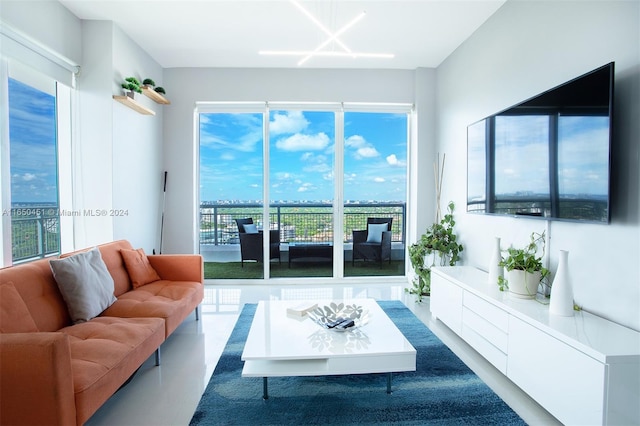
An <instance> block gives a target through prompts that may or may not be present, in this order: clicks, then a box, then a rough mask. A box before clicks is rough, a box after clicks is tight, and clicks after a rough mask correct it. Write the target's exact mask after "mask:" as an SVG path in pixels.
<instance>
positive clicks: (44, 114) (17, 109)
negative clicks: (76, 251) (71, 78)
mask: <svg viewBox="0 0 640 426" xmlns="http://www.w3.org/2000/svg"><path fill="white" fill-rule="evenodd" d="M9 139H10V161H11V167H10V170H11V201H12V203H23V202H47V203H52V202H57V200H58V191H57V180H58V179H57V156H56V118H55V97H54V96H51V95H49V94H47V93H44V92H41V91H39V90H37V89H34V88H32V87H30V86H27V85H25V84H23V83H20V82H19V81H17V80H14V79H9Z"/></svg>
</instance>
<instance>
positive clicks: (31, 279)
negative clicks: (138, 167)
mask: <svg viewBox="0 0 640 426" xmlns="http://www.w3.org/2000/svg"><path fill="white" fill-rule="evenodd" d="M98 249H99V251H100V255H101V257H102V260H103V261H104V264H105V265H106V268H107V270H108V273H109V275H111V277H112V278H113V284H114V296H115V298H116V300H115V302H113V304H112V305H111V306H109V307H108V308H107V309H106V310H104V311H103V312H102V313H101V314H100V315H98V316H97V317H95V318H92V319H90V320H89V321H86V322H79V323H78V322H77V323H75V324H74V323H73V321H72V319H71V316H70V314H69V311H68V309H67V304H66V303H65V299H64V297H63V295H62V294H61V292H60V290H59V288H58V285H57V283H56V280H55V278H54V274H53V273H52V270H51V267H50V260H51V259H41V260H37V261H34V262H30V263H25V264H20V265H15V266H11V267H8V268H4V269H0V332H1V333H0V424H2V425H5V424H6V425H19V424H33V425H35V424H38V425H72V424H77V425H81V424H83V423H85V422H86V421H87V420H88V419H89V418H90V417H91V416H92V415H93V414H94V413H95V412H96V411H97V410H98V408H100V406H101V405H102V404H104V403H105V401H107V400H108V399H109V398H110V397H111V395H113V394H114V393H115V392H116V391H117V390H118V389H119V388H120V387H121V386H122V385H123V384H124V383H126V381H127V380H128V379H129V378H130V377H131V376H132V375H133V374H134V373H135V372H136V370H137V369H138V368H139V367H140V366H141V365H142V364H143V363H144V362H145V361H146V360H147V359H148V358H149V357H150V356H151V355H153V354H154V352H155V353H156V365H158V364H159V362H160V358H159V354H160V352H159V349H160V345H161V344H162V342H164V341H165V340H166V339H167V338H168V337H169V335H170V334H171V333H172V332H173V331H174V330H175V329H176V328H177V327H178V326H179V325H180V324H181V323H182V321H183V320H184V319H185V318H186V317H187V316H188V315H189V314H190V313H191V312H192V311H194V310H195V315H196V319H198V314H199V312H198V309H199V305H200V303H201V302H202V299H203V297H204V273H203V261H202V257H201V256H199V255H150V256H146V259H147V260H148V262H149V264H150V265H151V267H152V268H153V269H154V270H155V272H156V273H157V276H156V278H160V279H156V280H154V281H153V282H150V283H148V284H146V285H142V286H139V287H136V288H134V286H132V280H131V278H130V276H129V274H130V271H128V269H127V266H129V265H125V262H124V260H123V254H122V252H121V251H129V252H130V251H132V247H131V244H130V243H129V242H127V241H125V240H121V241H115V242H112V243H108V244H103V245H100V246H98ZM76 253H79V252H76ZM76 253H71V254H67V255H63V256H61V257H60V258H65V257H68V256H70V255H72V254H76ZM109 297H111V296H109Z"/></svg>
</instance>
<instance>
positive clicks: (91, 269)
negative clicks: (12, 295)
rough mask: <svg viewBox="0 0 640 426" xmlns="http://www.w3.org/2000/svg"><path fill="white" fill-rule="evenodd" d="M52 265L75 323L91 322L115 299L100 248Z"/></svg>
mask: <svg viewBox="0 0 640 426" xmlns="http://www.w3.org/2000/svg"><path fill="white" fill-rule="evenodd" d="M50 265H51V270H52V272H53V276H54V278H55V280H56V283H57V284H58V288H59V289H60V293H62V297H63V298H64V301H65V302H66V304H67V309H68V310H69V315H70V316H71V320H72V321H73V322H74V323H76V324H77V323H79V322H84V321H89V320H90V319H91V318H94V317H96V316H98V315H100V313H101V312H102V311H104V310H105V309H106V308H108V307H109V306H111V304H112V303H113V302H115V301H116V298H115V296H114V295H113V279H112V278H111V275H109V271H108V270H107V267H106V265H105V263H104V262H103V261H102V257H101V255H100V251H99V250H98V249H97V248H93V249H91V250H89V251H86V252H83V253H78V254H76V255H73V256H70V257H66V258H64V259H57V260H55V259H54V260H51V261H50Z"/></svg>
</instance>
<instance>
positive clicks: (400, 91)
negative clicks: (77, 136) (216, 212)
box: [164, 68, 432, 253]
mask: <svg viewBox="0 0 640 426" xmlns="http://www.w3.org/2000/svg"><path fill="white" fill-rule="evenodd" d="M164 78H165V86H164V87H165V89H167V97H168V98H169V99H171V106H170V107H168V108H167V109H166V111H165V113H164V150H165V151H164V158H165V169H166V170H167V171H168V180H167V181H168V183H167V203H166V204H167V208H166V216H165V217H166V222H165V224H166V225H165V248H166V250H165V251H166V252H174V253H189V252H195V253H197V252H198V241H196V239H195V229H196V228H195V226H196V218H197V213H198V212H197V202H198V199H197V197H198V194H197V191H196V190H197V188H198V185H197V174H198V173H197V170H196V168H195V166H196V154H197V146H196V145H195V140H194V108H195V103H196V102H198V101H272V102H273V101H285V102H287V101H294V102H295V101H298V102H305V101H314V102H320V101H325V102H406V103H411V102H413V101H414V84H415V82H414V72H413V71H397V70H377V71H374V70H314V69H311V70H302V69H204V68H175V69H165V72H164ZM424 81H425V82H426V83H425V84H429V81H430V80H429V79H428V78H425V79H424ZM186 82H188V83H189V84H186ZM431 84H432V83H431Z"/></svg>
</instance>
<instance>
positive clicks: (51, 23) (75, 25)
mask: <svg viewBox="0 0 640 426" xmlns="http://www.w3.org/2000/svg"><path fill="white" fill-rule="evenodd" d="M0 19H2V21H3V22H6V23H7V24H9V25H11V26H12V27H13V28H14V29H17V30H20V31H21V32H23V33H24V34H27V35H29V36H30V37H31V38H33V39H35V40H37V41H38V42H40V43H41V44H43V45H45V46H47V47H48V48H50V49H51V50H53V51H55V52H57V53H58V54H60V55H62V56H64V57H66V58H68V59H71V60H73V61H75V62H76V63H80V60H81V58H82V37H81V23H80V20H79V19H78V18H77V17H76V16H75V15H74V14H73V13H71V12H69V10H68V9H67V8H65V7H64V6H62V5H61V4H60V3H58V2H57V1H51V0H43V1H37V0H31V1H25V0H2V1H1V2H0Z"/></svg>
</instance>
